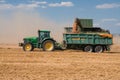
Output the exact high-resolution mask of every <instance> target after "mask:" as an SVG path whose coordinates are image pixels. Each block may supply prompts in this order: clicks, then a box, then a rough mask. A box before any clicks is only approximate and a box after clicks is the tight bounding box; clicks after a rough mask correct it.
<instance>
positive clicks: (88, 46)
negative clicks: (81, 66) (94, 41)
mask: <svg viewBox="0 0 120 80" xmlns="http://www.w3.org/2000/svg"><path fill="white" fill-rule="evenodd" d="M83 50H84V51H85V52H92V51H93V47H92V46H90V45H87V46H85V47H84V49H83Z"/></svg>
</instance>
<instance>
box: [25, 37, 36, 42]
mask: <svg viewBox="0 0 120 80" xmlns="http://www.w3.org/2000/svg"><path fill="white" fill-rule="evenodd" d="M23 40H24V43H37V40H38V37H26V38H24V39H23Z"/></svg>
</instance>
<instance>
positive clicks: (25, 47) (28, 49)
mask: <svg viewBox="0 0 120 80" xmlns="http://www.w3.org/2000/svg"><path fill="white" fill-rule="evenodd" d="M33 49H34V47H33V45H32V44H31V43H26V44H24V46H23V50H24V51H33Z"/></svg>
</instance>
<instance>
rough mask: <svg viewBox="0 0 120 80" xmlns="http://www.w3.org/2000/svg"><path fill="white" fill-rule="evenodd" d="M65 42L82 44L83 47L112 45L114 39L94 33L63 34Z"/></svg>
mask: <svg viewBox="0 0 120 80" xmlns="http://www.w3.org/2000/svg"><path fill="white" fill-rule="evenodd" d="M63 36H64V40H65V41H66V43H67V44H81V45H87V44H91V45H98V44H99V45H112V44H113V43H112V38H108V37H101V36H99V34H94V33H89V34H86V33H80V34H63Z"/></svg>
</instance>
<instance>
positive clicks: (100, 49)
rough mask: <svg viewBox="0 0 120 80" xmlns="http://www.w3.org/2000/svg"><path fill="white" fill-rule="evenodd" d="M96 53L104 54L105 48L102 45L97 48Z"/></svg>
mask: <svg viewBox="0 0 120 80" xmlns="http://www.w3.org/2000/svg"><path fill="white" fill-rule="evenodd" d="M94 51H95V52H96V53H102V52H103V51H104V49H103V46H100V45H98V46H95V49H94Z"/></svg>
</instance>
